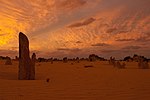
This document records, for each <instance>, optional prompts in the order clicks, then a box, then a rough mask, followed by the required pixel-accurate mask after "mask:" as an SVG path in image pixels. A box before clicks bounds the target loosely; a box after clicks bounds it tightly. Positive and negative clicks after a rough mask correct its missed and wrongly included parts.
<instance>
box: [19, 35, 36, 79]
mask: <svg viewBox="0 0 150 100" xmlns="http://www.w3.org/2000/svg"><path fill="white" fill-rule="evenodd" d="M29 53H30V52H29V40H28V38H27V36H26V35H25V34H23V33H22V32H20V33H19V73H18V79H19V80H31V79H32V80H33V79H35V77H31V76H35V75H33V74H35V73H32V72H33V71H31V70H35V67H33V64H32V61H31V59H30V55H29Z"/></svg>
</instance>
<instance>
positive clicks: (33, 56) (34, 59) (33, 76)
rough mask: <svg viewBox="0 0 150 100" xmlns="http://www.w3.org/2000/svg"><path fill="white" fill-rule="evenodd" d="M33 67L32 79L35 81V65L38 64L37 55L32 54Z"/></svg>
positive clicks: (31, 70)
mask: <svg viewBox="0 0 150 100" xmlns="http://www.w3.org/2000/svg"><path fill="white" fill-rule="evenodd" d="M31 61H32V66H31V67H30V79H32V80H34V79H35V63H36V54H35V53H33V54H32V60H31Z"/></svg>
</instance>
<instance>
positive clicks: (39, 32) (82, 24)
mask: <svg viewBox="0 0 150 100" xmlns="http://www.w3.org/2000/svg"><path fill="white" fill-rule="evenodd" d="M19 32H23V33H24V34H26V35H27V37H28V39H29V41H30V51H31V53H33V52H35V53H36V54H37V56H38V57H46V58H48V57H59V58H62V57H66V56H67V57H77V56H78V57H88V55H89V54H93V53H94V54H97V55H99V56H101V57H105V58H109V57H110V56H114V57H116V58H118V59H120V58H124V57H125V56H128V55H130V56H132V55H133V54H139V55H143V56H146V57H150V53H149V52H150V46H149V44H150V0H0V55H2V56H10V57H14V56H16V55H17V56H18V45H19V43H18V34H19Z"/></svg>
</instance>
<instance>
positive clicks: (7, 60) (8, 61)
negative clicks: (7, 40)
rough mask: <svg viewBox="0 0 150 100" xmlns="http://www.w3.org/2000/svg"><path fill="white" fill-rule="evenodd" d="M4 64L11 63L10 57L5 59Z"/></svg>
mask: <svg viewBox="0 0 150 100" xmlns="http://www.w3.org/2000/svg"><path fill="white" fill-rule="evenodd" d="M5 65H12V62H11V58H9V57H8V58H7V59H6V62H5Z"/></svg>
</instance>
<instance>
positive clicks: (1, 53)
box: [0, 50, 18, 57]
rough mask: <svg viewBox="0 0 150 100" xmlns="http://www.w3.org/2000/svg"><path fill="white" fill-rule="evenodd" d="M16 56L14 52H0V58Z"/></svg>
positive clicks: (16, 52) (16, 53)
mask: <svg viewBox="0 0 150 100" xmlns="http://www.w3.org/2000/svg"><path fill="white" fill-rule="evenodd" d="M16 55H18V51H16V50H0V56H9V57H15V56H16Z"/></svg>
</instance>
